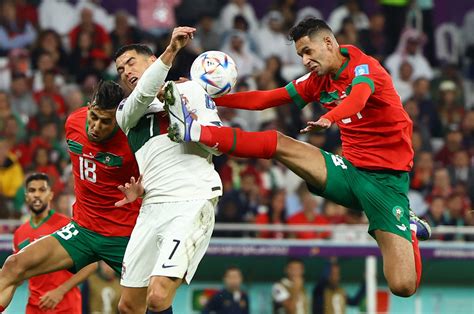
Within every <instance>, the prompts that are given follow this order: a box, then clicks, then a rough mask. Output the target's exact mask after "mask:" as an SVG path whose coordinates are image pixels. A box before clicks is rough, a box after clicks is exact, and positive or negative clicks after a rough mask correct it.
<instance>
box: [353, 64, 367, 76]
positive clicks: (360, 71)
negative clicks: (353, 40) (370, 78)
mask: <svg viewBox="0 0 474 314" xmlns="http://www.w3.org/2000/svg"><path fill="white" fill-rule="evenodd" d="M354 74H355V76H359V75H367V74H369V65H368V64H361V65H358V66H356V67H355V69H354Z"/></svg>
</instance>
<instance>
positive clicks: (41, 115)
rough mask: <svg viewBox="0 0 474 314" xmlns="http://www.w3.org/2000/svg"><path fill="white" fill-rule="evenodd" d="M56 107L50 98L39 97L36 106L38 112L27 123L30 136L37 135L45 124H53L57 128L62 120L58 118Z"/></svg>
mask: <svg viewBox="0 0 474 314" xmlns="http://www.w3.org/2000/svg"><path fill="white" fill-rule="evenodd" d="M57 107H58V106H57V103H56V102H55V101H54V99H53V98H51V97H50V96H47V95H45V96H43V97H41V98H40V99H39V104H38V108H39V111H38V113H37V114H36V115H34V116H33V117H31V119H30V120H29V123H28V131H29V132H30V134H32V135H33V134H37V133H38V132H39V131H40V130H41V128H42V127H43V126H45V125H46V124H47V123H54V124H55V125H56V127H58V128H59V127H60V126H61V124H62V122H61V121H62V120H61V119H60V118H59V117H58V113H57V111H58V109H57Z"/></svg>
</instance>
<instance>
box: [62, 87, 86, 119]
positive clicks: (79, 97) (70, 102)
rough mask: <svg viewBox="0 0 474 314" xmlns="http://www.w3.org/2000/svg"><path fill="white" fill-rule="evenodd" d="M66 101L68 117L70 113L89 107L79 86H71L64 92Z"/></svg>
mask: <svg viewBox="0 0 474 314" xmlns="http://www.w3.org/2000/svg"><path fill="white" fill-rule="evenodd" d="M63 95H64V101H65V102H66V111H67V112H66V116H68V115H69V114H70V113H72V112H73V111H75V110H76V109H79V108H81V107H83V106H85V105H87V102H86V100H85V99H84V95H83V94H82V91H81V89H80V88H79V86H77V85H69V86H67V87H65V89H64V91H63Z"/></svg>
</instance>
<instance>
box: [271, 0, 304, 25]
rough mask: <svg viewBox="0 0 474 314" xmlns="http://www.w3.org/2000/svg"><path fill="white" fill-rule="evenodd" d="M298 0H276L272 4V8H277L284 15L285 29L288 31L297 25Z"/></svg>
mask: <svg viewBox="0 0 474 314" xmlns="http://www.w3.org/2000/svg"><path fill="white" fill-rule="evenodd" d="M297 2H298V1H297V0H274V1H273V4H272V6H271V9H272V10H277V11H279V12H280V13H281V14H282V15H283V19H284V23H283V30H284V31H285V32H286V31H288V30H289V29H290V28H291V27H293V25H295V24H296V23H295V21H296V14H297V9H298V6H297Z"/></svg>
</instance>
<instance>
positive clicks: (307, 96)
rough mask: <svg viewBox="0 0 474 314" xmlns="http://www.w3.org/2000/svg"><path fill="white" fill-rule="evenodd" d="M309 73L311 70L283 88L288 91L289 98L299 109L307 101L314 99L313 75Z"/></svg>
mask: <svg viewBox="0 0 474 314" xmlns="http://www.w3.org/2000/svg"><path fill="white" fill-rule="evenodd" d="M311 74H312V73H311V72H310V73H307V74H305V75H303V76H302V77H300V78H299V79H296V80H294V81H292V82H290V83H288V84H287V85H286V86H285V89H286V91H287V92H288V95H290V97H291V100H292V101H293V102H294V103H295V104H296V105H297V106H298V108H300V109H303V108H304V107H305V106H306V105H307V104H308V103H309V102H311V101H313V100H314V99H313V95H314V94H315V90H314V87H315V84H314V83H315V82H314V80H315V76H314V75H311Z"/></svg>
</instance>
